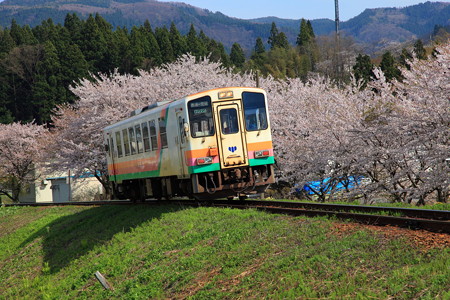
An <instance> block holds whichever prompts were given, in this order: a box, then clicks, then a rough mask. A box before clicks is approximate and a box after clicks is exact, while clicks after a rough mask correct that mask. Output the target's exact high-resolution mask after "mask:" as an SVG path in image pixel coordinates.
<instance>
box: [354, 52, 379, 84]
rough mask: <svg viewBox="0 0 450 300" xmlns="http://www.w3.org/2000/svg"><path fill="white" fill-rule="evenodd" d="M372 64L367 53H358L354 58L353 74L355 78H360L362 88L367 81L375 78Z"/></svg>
mask: <svg viewBox="0 0 450 300" xmlns="http://www.w3.org/2000/svg"><path fill="white" fill-rule="evenodd" d="M373 68H374V65H373V64H372V62H371V60H370V57H369V56H368V55H362V54H359V55H358V57H357V58H356V63H355V65H354V66H353V74H354V75H355V79H356V80H358V81H359V80H362V81H363V84H362V88H365V87H366V86H367V83H368V82H369V81H370V80H372V79H373V78H375V76H374V74H373Z"/></svg>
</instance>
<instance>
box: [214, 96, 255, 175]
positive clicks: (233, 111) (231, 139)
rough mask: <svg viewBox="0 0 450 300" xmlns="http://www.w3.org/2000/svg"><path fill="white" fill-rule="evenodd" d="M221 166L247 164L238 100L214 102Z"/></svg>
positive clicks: (240, 109) (228, 166)
mask: <svg viewBox="0 0 450 300" xmlns="http://www.w3.org/2000/svg"><path fill="white" fill-rule="evenodd" d="M214 111H215V114H216V120H218V121H217V122H218V127H217V128H218V129H217V136H218V144H219V151H220V156H221V157H222V159H221V162H220V164H221V167H222V168H231V167H238V166H245V165H248V162H247V160H248V159H247V148H246V146H247V143H246V142H245V134H244V130H243V126H242V124H243V122H242V108H241V104H240V102H235V101H230V102H220V103H214Z"/></svg>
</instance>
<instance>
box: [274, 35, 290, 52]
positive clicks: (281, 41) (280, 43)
mask: <svg viewBox="0 0 450 300" xmlns="http://www.w3.org/2000/svg"><path fill="white" fill-rule="evenodd" d="M276 47H280V48H283V49H289V48H290V47H291V46H290V45H289V41H288V39H287V36H286V34H285V33H284V32H280V34H278V37H277V43H276Z"/></svg>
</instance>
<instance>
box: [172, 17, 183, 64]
mask: <svg viewBox="0 0 450 300" xmlns="http://www.w3.org/2000/svg"><path fill="white" fill-rule="evenodd" d="M169 33H170V36H169V39H170V43H171V45H172V49H173V55H174V56H175V57H180V56H181V55H183V54H185V53H186V50H187V45H186V39H185V38H184V37H183V36H182V35H181V34H180V32H179V31H178V29H177V27H176V26H175V23H174V22H172V23H171V24H170V29H169Z"/></svg>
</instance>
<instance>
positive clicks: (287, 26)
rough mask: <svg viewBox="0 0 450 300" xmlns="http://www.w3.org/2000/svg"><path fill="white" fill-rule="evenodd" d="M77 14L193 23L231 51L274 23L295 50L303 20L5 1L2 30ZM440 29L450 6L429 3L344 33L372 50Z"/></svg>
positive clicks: (168, 6) (145, 5)
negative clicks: (233, 47)
mask: <svg viewBox="0 0 450 300" xmlns="http://www.w3.org/2000/svg"><path fill="white" fill-rule="evenodd" d="M73 12H75V13H77V14H79V15H80V16H81V17H87V16H88V15H89V14H93V13H99V14H101V15H102V16H103V17H104V18H105V19H106V20H107V21H108V22H109V23H111V24H112V25H113V26H114V27H116V26H126V27H128V28H130V27H131V26H133V25H140V24H142V23H143V22H144V21H145V20H146V19H148V20H149V21H150V23H151V25H152V26H153V27H162V26H170V23H171V22H174V23H175V25H176V26H177V28H178V29H179V31H180V32H181V33H183V34H185V33H187V32H188V31H189V27H190V24H191V23H192V24H194V26H195V28H196V30H197V31H198V32H200V30H203V32H204V33H205V34H206V35H207V36H209V37H211V38H213V39H215V40H218V41H221V42H222V43H223V44H224V45H225V47H227V48H231V45H232V44H233V43H235V42H237V43H239V44H240V45H241V46H242V47H243V48H245V49H252V48H253V46H254V44H255V40H256V38H257V37H262V38H263V39H264V40H267V38H268V36H269V32H270V27H271V23H272V22H275V23H276V24H277V27H278V29H279V31H283V32H284V33H285V34H286V35H287V37H288V39H289V41H290V42H291V43H292V44H294V43H295V40H296V36H297V34H298V32H299V28H300V20H289V19H279V18H275V17H268V18H259V19H252V20H243V19H237V18H233V17H228V16H226V15H224V14H222V13H220V12H211V11H209V10H206V9H201V8H198V7H194V6H191V5H188V4H185V3H177V2H158V1H155V0H114V1H113V0H5V1H3V2H1V3H0V26H3V27H8V26H10V24H11V20H12V19H13V18H14V19H15V20H16V21H17V23H18V24H21V25H25V24H28V25H30V26H35V25H38V24H40V23H41V22H42V21H43V20H46V19H48V18H52V20H53V21H54V22H55V23H63V22H64V18H65V16H66V15H67V13H73ZM301 17H302V16H299V19H301ZM311 23H312V26H313V28H314V32H315V34H316V35H328V34H331V33H333V31H334V21H333V20H329V19H318V20H311ZM435 25H442V26H448V25H450V3H446V2H426V3H422V4H418V5H413V6H408V7H404V8H377V9H367V10H365V11H364V12H363V13H361V14H360V15H358V16H356V17H354V18H352V19H350V20H348V21H346V22H341V24H340V28H341V29H342V32H343V33H344V34H346V35H348V36H352V37H353V38H354V39H355V41H356V42H358V43H362V44H366V45H369V48H372V50H373V49H375V48H379V47H383V46H385V45H389V44H392V43H402V42H405V41H409V40H413V39H417V38H420V37H422V36H423V35H427V34H430V33H431V32H432V31H433V28H434V26H435Z"/></svg>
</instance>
